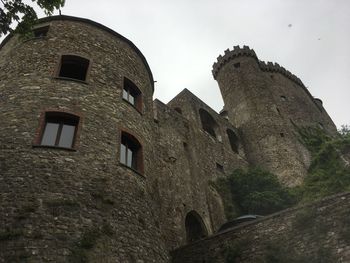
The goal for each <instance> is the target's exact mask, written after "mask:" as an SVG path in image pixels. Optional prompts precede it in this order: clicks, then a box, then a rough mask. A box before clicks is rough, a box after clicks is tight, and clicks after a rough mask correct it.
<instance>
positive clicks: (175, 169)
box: [152, 91, 247, 250]
mask: <svg viewBox="0 0 350 263" xmlns="http://www.w3.org/2000/svg"><path fill="white" fill-rule="evenodd" d="M175 108H181V111H182V113H181V114H180V113H179V112H177V111H176V110H175ZM199 108H205V109H206V110H207V111H208V112H210V113H211V114H212V115H213V116H214V118H215V119H216V120H217V121H218V123H219V126H220V127H221V129H222V130H223V131H224V130H225V128H226V127H228V128H231V129H234V128H233V127H232V125H231V124H229V123H228V122H227V121H226V120H223V119H221V116H220V115H218V114H217V113H215V112H214V111H213V110H212V109H210V108H209V107H208V106H207V105H205V104H204V103H203V102H200V100H199V99H196V98H195V96H194V95H193V94H191V93H190V92H188V91H184V92H182V93H180V94H179V95H178V96H177V97H175V98H174V99H173V100H172V101H171V102H170V103H169V104H168V106H167V105H164V104H163V103H162V102H160V101H157V100H156V101H155V117H156V123H155V137H156V138H157V140H156V144H155V148H156V149H155V153H156V155H157V156H156V158H157V162H155V163H154V170H155V171H157V172H155V175H156V176H153V177H152V179H153V180H152V183H153V191H152V192H153V193H154V200H156V202H155V203H157V204H158V211H159V214H160V228H161V230H162V231H161V232H162V233H163V238H164V240H165V241H166V243H167V247H168V248H169V250H172V249H174V248H176V247H179V246H181V245H185V244H186V243H187V241H186V229H185V218H186V215H187V214H188V213H189V212H190V211H193V210H194V211H196V212H197V213H198V214H199V215H200V216H201V218H202V220H203V222H204V224H205V227H206V229H207V232H208V234H212V233H214V232H215V231H216V230H217V229H218V228H219V227H220V226H221V225H222V224H223V223H224V222H225V221H226V218H225V215H224V208H223V203H222V200H221V197H220V195H219V194H218V193H217V191H216V190H215V189H214V188H213V187H212V186H211V184H210V181H212V180H215V179H216V178H218V177H222V176H227V175H228V174H229V173H230V172H231V171H233V169H235V168H240V167H246V165H247V162H246V161H245V160H244V152H243V151H242V152H241V154H240V155H238V154H236V153H233V152H232V149H230V146H229V142H228V139H227V138H226V136H222V142H220V141H218V140H216V139H214V138H212V137H211V135H209V134H207V133H206V132H205V131H203V129H202V128H201V124H200V120H199V114H198V110H199ZM220 119H221V120H220ZM241 150H242V149H241ZM217 163H218V164H219V165H221V166H222V167H220V168H218V166H217Z"/></svg>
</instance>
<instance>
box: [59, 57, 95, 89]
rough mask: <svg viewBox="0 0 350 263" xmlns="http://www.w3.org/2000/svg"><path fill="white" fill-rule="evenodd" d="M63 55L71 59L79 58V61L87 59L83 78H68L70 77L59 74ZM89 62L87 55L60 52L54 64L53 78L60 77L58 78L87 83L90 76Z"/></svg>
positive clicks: (90, 61)
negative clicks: (55, 64)
mask: <svg viewBox="0 0 350 263" xmlns="http://www.w3.org/2000/svg"><path fill="white" fill-rule="evenodd" d="M64 57H68V58H67V59H71V60H74V59H76V60H81V61H87V63H88V65H87V67H86V72H85V79H84V80H81V79H78V78H70V77H64V76H60V74H61V68H62V65H63V60H64ZM91 64H92V60H91V59H90V58H88V57H84V56H81V55H77V54H61V55H60V56H59V61H58V64H57V66H56V70H55V75H54V78H56V79H60V80H68V81H75V82H79V83H83V84H88V81H89V77H90V70H91Z"/></svg>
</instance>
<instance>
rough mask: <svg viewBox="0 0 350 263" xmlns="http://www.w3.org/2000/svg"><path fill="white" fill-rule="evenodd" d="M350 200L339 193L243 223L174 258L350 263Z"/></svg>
mask: <svg viewBox="0 0 350 263" xmlns="http://www.w3.org/2000/svg"><path fill="white" fill-rule="evenodd" d="M349 200H350V193H344V194H338V195H335V196H331V197H328V198H325V199H323V200H321V201H317V202H314V203H311V204H308V205H304V206H300V207H295V208H291V209H287V210H284V211H281V212H279V213H276V214H272V215H270V216H266V217H264V218H262V219H258V220H255V221H251V222H247V223H242V224H241V225H238V226H236V227H233V228H231V229H227V230H225V231H223V232H222V233H217V234H215V235H212V236H210V237H208V238H206V239H203V240H200V241H197V242H194V243H192V244H190V245H187V246H184V247H181V248H179V249H176V250H174V251H173V252H172V253H171V255H172V262H173V263H187V262H188V263H197V262H198V263H203V262H207V263H208V262H211V263H214V262H215V263H216V262H218V263H219V262H329V263H333V262H349V261H350V226H349V216H350V212H349V211H350V202H349ZM234 260H236V261H234ZM293 260H294V261H293Z"/></svg>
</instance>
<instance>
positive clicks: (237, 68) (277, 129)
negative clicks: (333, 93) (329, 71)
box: [213, 46, 336, 186]
mask: <svg viewBox="0 0 350 263" xmlns="http://www.w3.org/2000/svg"><path fill="white" fill-rule="evenodd" d="M213 75H214V78H215V79H216V80H217V81H218V83H219V87H220V90H221V93H222V96H223V99H224V102H225V106H224V109H225V110H226V111H228V115H229V119H230V121H231V122H232V123H233V124H234V125H235V126H236V127H237V128H238V129H239V131H240V132H241V134H242V138H243V141H244V146H245V150H246V153H247V157H248V159H249V161H250V162H251V164H253V165H258V166H262V167H264V168H266V169H268V170H270V171H271V172H273V173H275V174H277V175H278V177H279V178H280V180H281V181H282V182H283V183H285V184H286V185H289V186H293V185H298V184H300V183H301V182H302V179H303V177H304V176H305V175H306V173H307V168H308V166H309V164H310V154H309V152H308V151H307V150H306V148H305V147H304V146H303V145H302V144H301V143H300V142H299V140H298V133H297V128H296V127H297V126H315V125H323V126H324V128H325V129H327V130H329V132H330V133H331V134H334V133H335V132H336V129H335V126H334V124H333V122H331V121H328V120H327V118H328V117H327V116H328V115H327V114H326V113H325V111H323V112H321V111H320V110H319V108H318V106H317V105H316V103H315V102H314V100H313V98H312V97H311V95H310V94H309V93H308V91H307V90H306V88H305V87H304V86H303V84H302V82H301V81H300V80H299V79H298V78H297V77H296V76H294V75H292V74H291V73H290V72H288V71H286V70H285V69H284V68H282V67H280V66H279V65H278V64H272V63H268V64H265V63H263V62H261V61H259V60H258V58H257V56H256V54H255V52H254V50H252V49H250V48H249V47H247V46H244V47H243V48H240V47H238V46H236V47H234V49H233V50H232V51H230V50H226V51H225V55H224V56H219V57H218V62H217V63H215V64H214V65H213ZM319 123H321V124H319ZM296 125H297V126H296Z"/></svg>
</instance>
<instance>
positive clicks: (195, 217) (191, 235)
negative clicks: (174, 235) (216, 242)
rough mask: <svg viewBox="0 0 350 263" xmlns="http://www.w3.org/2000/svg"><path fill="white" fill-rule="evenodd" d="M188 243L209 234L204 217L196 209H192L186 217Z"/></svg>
mask: <svg viewBox="0 0 350 263" xmlns="http://www.w3.org/2000/svg"><path fill="white" fill-rule="evenodd" d="M185 226H186V236H187V243H191V242H193V241H196V240H199V239H201V238H203V237H206V236H208V231H207V229H206V227H205V225H204V223H203V220H202V218H201V217H200V215H199V214H198V213H197V212H196V211H193V210H192V211H191V212H189V213H188V214H187V215H186V219H185Z"/></svg>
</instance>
